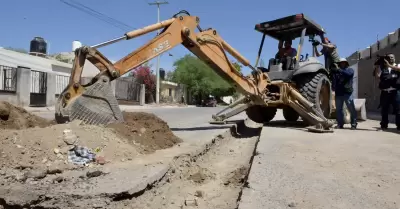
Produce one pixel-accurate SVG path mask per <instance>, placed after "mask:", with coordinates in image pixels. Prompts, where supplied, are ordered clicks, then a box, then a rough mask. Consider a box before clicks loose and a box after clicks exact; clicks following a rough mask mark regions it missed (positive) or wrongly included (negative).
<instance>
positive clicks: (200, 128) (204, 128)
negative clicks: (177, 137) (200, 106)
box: [171, 126, 229, 131]
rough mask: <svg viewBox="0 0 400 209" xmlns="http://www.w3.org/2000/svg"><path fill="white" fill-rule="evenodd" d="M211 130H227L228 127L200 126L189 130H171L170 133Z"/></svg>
mask: <svg viewBox="0 0 400 209" xmlns="http://www.w3.org/2000/svg"><path fill="white" fill-rule="evenodd" d="M213 129H229V127H228V126H200V127H191V128H171V131H204V130H213Z"/></svg>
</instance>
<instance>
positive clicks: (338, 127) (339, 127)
mask: <svg viewBox="0 0 400 209" xmlns="http://www.w3.org/2000/svg"><path fill="white" fill-rule="evenodd" d="M335 129H343V126H340V125H336V126H335Z"/></svg>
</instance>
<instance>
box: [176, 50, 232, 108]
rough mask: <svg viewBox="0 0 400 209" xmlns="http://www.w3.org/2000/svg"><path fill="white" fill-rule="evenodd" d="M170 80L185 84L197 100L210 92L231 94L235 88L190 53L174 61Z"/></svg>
mask: <svg viewBox="0 0 400 209" xmlns="http://www.w3.org/2000/svg"><path fill="white" fill-rule="evenodd" d="M174 67H175V71H174V72H173V75H172V81H174V82H176V83H182V84H186V86H187V87H188V90H189V91H190V92H191V93H192V95H193V96H195V97H196V98H197V100H198V101H199V100H201V99H202V98H203V97H204V96H206V95H208V94H212V95H213V96H216V97H221V96H228V95H232V94H233V93H234V92H235V89H234V88H233V86H232V85H231V84H229V83H228V82H227V81H225V80H224V79H222V78H221V77H220V76H219V75H218V74H217V73H216V72H214V71H213V70H212V69H211V68H210V67H209V66H208V65H207V64H205V63H204V62H203V61H202V60H200V59H198V58H197V57H195V56H192V55H190V54H188V55H185V56H184V57H182V58H180V59H178V60H176V61H175V62H174Z"/></svg>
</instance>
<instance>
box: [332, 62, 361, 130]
mask: <svg viewBox="0 0 400 209" xmlns="http://www.w3.org/2000/svg"><path fill="white" fill-rule="evenodd" d="M338 65H339V69H333V70H332V74H333V76H332V77H333V81H332V82H333V83H332V88H333V91H335V104H336V120H337V128H343V125H344V119H343V118H344V115H343V103H344V104H346V106H347V109H349V111H350V120H351V122H350V123H351V129H352V130H354V129H356V128H357V111H356V107H355V105H354V100H353V96H352V94H353V78H354V70H353V69H352V68H349V63H348V62H347V60H346V59H345V58H341V59H340V61H339V64H338Z"/></svg>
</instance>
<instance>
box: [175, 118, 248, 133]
mask: <svg viewBox="0 0 400 209" xmlns="http://www.w3.org/2000/svg"><path fill="white" fill-rule="evenodd" d="M242 121H243V120H230V121H226V124H222V125H218V124H215V125H211V124H210V125H209V126H200V127H190V128H171V131H201V130H203V131H204V130H213V129H214V130H215V129H229V128H230V126H226V125H232V124H238V123H240V122H242Z"/></svg>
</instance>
